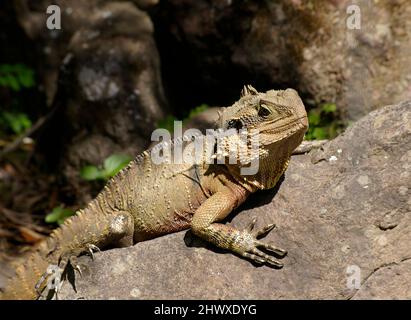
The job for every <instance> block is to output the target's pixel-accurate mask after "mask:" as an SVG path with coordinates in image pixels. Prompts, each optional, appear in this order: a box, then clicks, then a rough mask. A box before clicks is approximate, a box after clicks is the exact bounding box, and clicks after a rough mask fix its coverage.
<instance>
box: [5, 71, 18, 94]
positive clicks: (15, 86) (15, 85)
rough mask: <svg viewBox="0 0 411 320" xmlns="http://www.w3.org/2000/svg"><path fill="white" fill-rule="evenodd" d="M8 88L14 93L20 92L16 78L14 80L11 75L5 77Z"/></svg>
mask: <svg viewBox="0 0 411 320" xmlns="http://www.w3.org/2000/svg"><path fill="white" fill-rule="evenodd" d="M5 77H6V79H7V83H8V86H9V87H10V88H11V89H13V90H14V91H19V90H20V84H19V82H18V81H17V78H15V77H14V76H13V75H11V74H7V75H6V76H5Z"/></svg>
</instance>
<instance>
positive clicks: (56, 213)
mask: <svg viewBox="0 0 411 320" xmlns="http://www.w3.org/2000/svg"><path fill="white" fill-rule="evenodd" d="M74 213H75V212H74V211H73V210H71V209H67V208H64V207H63V206H58V207H55V208H54V209H53V210H52V211H51V213H49V214H48V215H46V218H45V221H46V222H47V223H58V224H63V223H64V220H66V219H67V218H68V217H71V216H72V215H74Z"/></svg>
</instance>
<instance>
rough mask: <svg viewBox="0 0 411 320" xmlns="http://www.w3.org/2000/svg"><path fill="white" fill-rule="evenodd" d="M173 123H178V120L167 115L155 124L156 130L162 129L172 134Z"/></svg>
mask: <svg viewBox="0 0 411 320" xmlns="http://www.w3.org/2000/svg"><path fill="white" fill-rule="evenodd" d="M174 121H178V119H177V118H176V117H174V116H172V115H168V116H166V117H165V118H164V119H161V120H160V121H159V122H158V123H157V128H162V129H166V130H167V131H169V132H173V131H174Z"/></svg>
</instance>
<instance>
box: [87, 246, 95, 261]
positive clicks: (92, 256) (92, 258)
mask: <svg viewBox="0 0 411 320" xmlns="http://www.w3.org/2000/svg"><path fill="white" fill-rule="evenodd" d="M88 252H89V254H90V257H91V260H94V252H93V249H91V248H88Z"/></svg>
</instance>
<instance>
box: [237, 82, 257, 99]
mask: <svg viewBox="0 0 411 320" xmlns="http://www.w3.org/2000/svg"><path fill="white" fill-rule="evenodd" d="M257 94H258V91H257V90H256V89H255V88H254V87H253V86H252V85H250V84H247V85H245V86H244V87H243V90H241V97H245V96H247V95H257Z"/></svg>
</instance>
